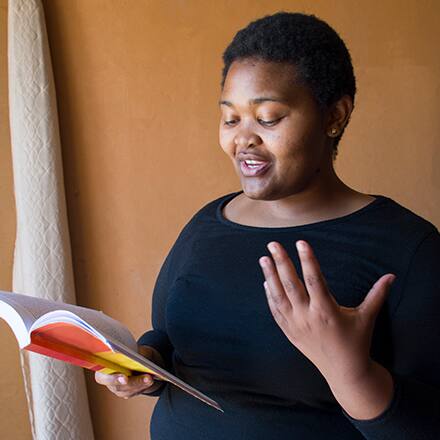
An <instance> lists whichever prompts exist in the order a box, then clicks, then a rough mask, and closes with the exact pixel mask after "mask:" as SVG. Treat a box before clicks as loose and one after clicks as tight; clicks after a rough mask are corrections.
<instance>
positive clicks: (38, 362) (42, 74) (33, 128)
mask: <svg viewBox="0 0 440 440" xmlns="http://www.w3.org/2000/svg"><path fill="white" fill-rule="evenodd" d="M8 59H9V105H10V124H11V141H12V159H13V171H14V190H15V202H16V210H17V237H16V243H15V251H14V269H13V270H14V273H13V290H14V291H15V292H18V293H25V294H28V295H35V296H41V297H44V298H47V299H51V300H62V301H65V302H69V303H75V287H74V281H73V270H72V261H71V250H70V241H69V232H68V223H67V215H66V206H65V196H64V183H63V171H62V162H61V148H60V139H59V131H58V118H57V108H56V99H55V87H54V82H53V75H52V66H51V60H50V53H49V47H48V41H47V34H46V25H45V20H44V12H43V8H42V5H41V2H40V0H10V1H9V9H8ZM21 360H22V366H23V375H24V379H25V387H26V395H27V399H28V404H29V414H30V421H31V427H32V433H33V437H34V439H36V440H55V439H57V440H70V439H71V440H91V439H93V430H92V424H91V420H90V413H89V406H88V400H87V394H86V387H85V380H84V372H83V370H82V369H81V368H79V367H76V366H73V365H69V364H65V363H63V362H61V361H57V360H54V359H50V358H47V357H44V356H42V355H39V354H36V353H28V352H22V353H21Z"/></svg>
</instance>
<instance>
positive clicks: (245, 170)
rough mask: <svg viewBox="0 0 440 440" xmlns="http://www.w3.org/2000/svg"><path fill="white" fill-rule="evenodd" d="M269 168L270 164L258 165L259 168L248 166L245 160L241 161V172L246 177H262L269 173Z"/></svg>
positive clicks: (262, 163)
mask: <svg viewBox="0 0 440 440" xmlns="http://www.w3.org/2000/svg"><path fill="white" fill-rule="evenodd" d="M253 160H256V159H253ZM259 162H261V161H259ZM269 167H270V162H261V163H259V164H258V166H253V167H251V166H249V165H247V163H246V162H245V161H244V160H243V161H240V170H241V172H242V174H243V175H244V176H245V177H255V176H261V175H262V174H264V173H265V172H266V171H267V169H268V168H269Z"/></svg>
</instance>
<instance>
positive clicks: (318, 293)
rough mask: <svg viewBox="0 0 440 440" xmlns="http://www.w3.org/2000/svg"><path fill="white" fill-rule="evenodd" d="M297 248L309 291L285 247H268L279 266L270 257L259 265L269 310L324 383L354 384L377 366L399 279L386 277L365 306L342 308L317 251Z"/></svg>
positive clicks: (303, 246)
mask: <svg viewBox="0 0 440 440" xmlns="http://www.w3.org/2000/svg"><path fill="white" fill-rule="evenodd" d="M296 245H297V250H298V254H299V258H300V262H301V268H302V273H303V279H304V281H305V285H304V283H303V282H302V281H301V279H300V278H299V277H298V274H297V272H296V269H295V266H294V264H293V262H292V260H291V259H290V258H289V256H288V254H287V252H286V251H285V249H284V248H283V246H282V245H281V244H279V243H277V242H270V243H269V244H268V249H269V251H270V252H271V255H272V257H273V261H272V259H271V258H270V257H262V258H260V260H259V262H260V265H261V267H262V270H263V273H264V277H265V280H266V281H265V282H264V288H265V292H266V296H267V300H268V304H269V308H270V310H271V312H272V315H273V317H274V319H275V321H276V322H277V324H278V325H279V326H280V328H281V330H282V331H283V332H284V334H285V335H286V337H287V338H288V339H289V340H290V342H291V343H292V344H293V345H294V346H295V347H296V348H297V349H298V350H300V351H301V352H302V353H303V354H304V355H305V356H306V357H307V358H308V359H309V360H310V361H311V362H313V364H314V365H315V366H316V367H317V368H318V369H319V370H320V372H321V373H322V374H323V375H324V377H326V378H331V377H335V376H336V375H337V376H338V377H339V378H340V377H341V376H342V377H343V378H344V380H346V381H347V383H354V382H356V381H358V380H359V378H360V377H362V375H364V374H366V373H367V372H368V370H369V368H370V366H371V362H372V361H371V359H370V356H369V353H370V345H371V337H372V333H373V329H374V323H375V320H376V317H377V315H378V313H379V311H380V309H381V307H382V305H383V303H384V301H385V299H386V296H387V293H388V291H389V286H390V285H391V283H392V282H393V281H394V279H395V275H393V274H385V275H383V276H382V277H380V278H379V279H378V280H377V281H376V282H375V283H374V285H373V286H372V287H371V289H370V291H369V292H368V294H367V295H366V297H365V299H364V301H363V302H362V303H361V304H360V305H359V306H357V307H354V308H349V307H344V306H340V305H339V304H338V303H337V302H336V300H335V298H334V297H333V295H332V293H331V292H330V291H329V289H328V287H327V283H326V281H325V279H324V276H323V274H322V273H321V269H320V266H319V263H318V260H317V259H316V257H315V255H314V253H313V250H312V248H311V246H310V245H309V244H308V243H307V242H305V241H303V240H300V241H298V242H297V243H296Z"/></svg>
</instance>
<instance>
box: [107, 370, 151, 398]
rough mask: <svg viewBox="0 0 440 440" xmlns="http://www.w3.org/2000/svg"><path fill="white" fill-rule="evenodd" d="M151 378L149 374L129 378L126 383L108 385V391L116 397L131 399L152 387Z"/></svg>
mask: <svg viewBox="0 0 440 440" xmlns="http://www.w3.org/2000/svg"><path fill="white" fill-rule="evenodd" d="M153 383H154V382H153V378H152V377H151V375H150V374H144V375H137V376H130V377H129V378H128V381H127V383H126V384H125V385H124V384H118V383H117V384H114V385H109V386H108V388H109V389H110V391H112V392H113V393H115V394H116V395H117V396H118V397H126V396H128V397H132V396H135V395H136V394H139V393H140V392H142V391H144V390H146V389H148V388H150V387H151V386H152V385H153Z"/></svg>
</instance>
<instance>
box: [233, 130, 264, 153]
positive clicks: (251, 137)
mask: <svg viewBox="0 0 440 440" xmlns="http://www.w3.org/2000/svg"><path fill="white" fill-rule="evenodd" d="M234 143H235V145H236V146H237V147H240V149H246V148H249V147H250V146H254V145H259V144H260V143H261V138H260V137H259V136H258V135H257V134H256V133H253V132H250V131H249V130H247V131H241V132H240V133H237V135H236V136H235V138H234Z"/></svg>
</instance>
